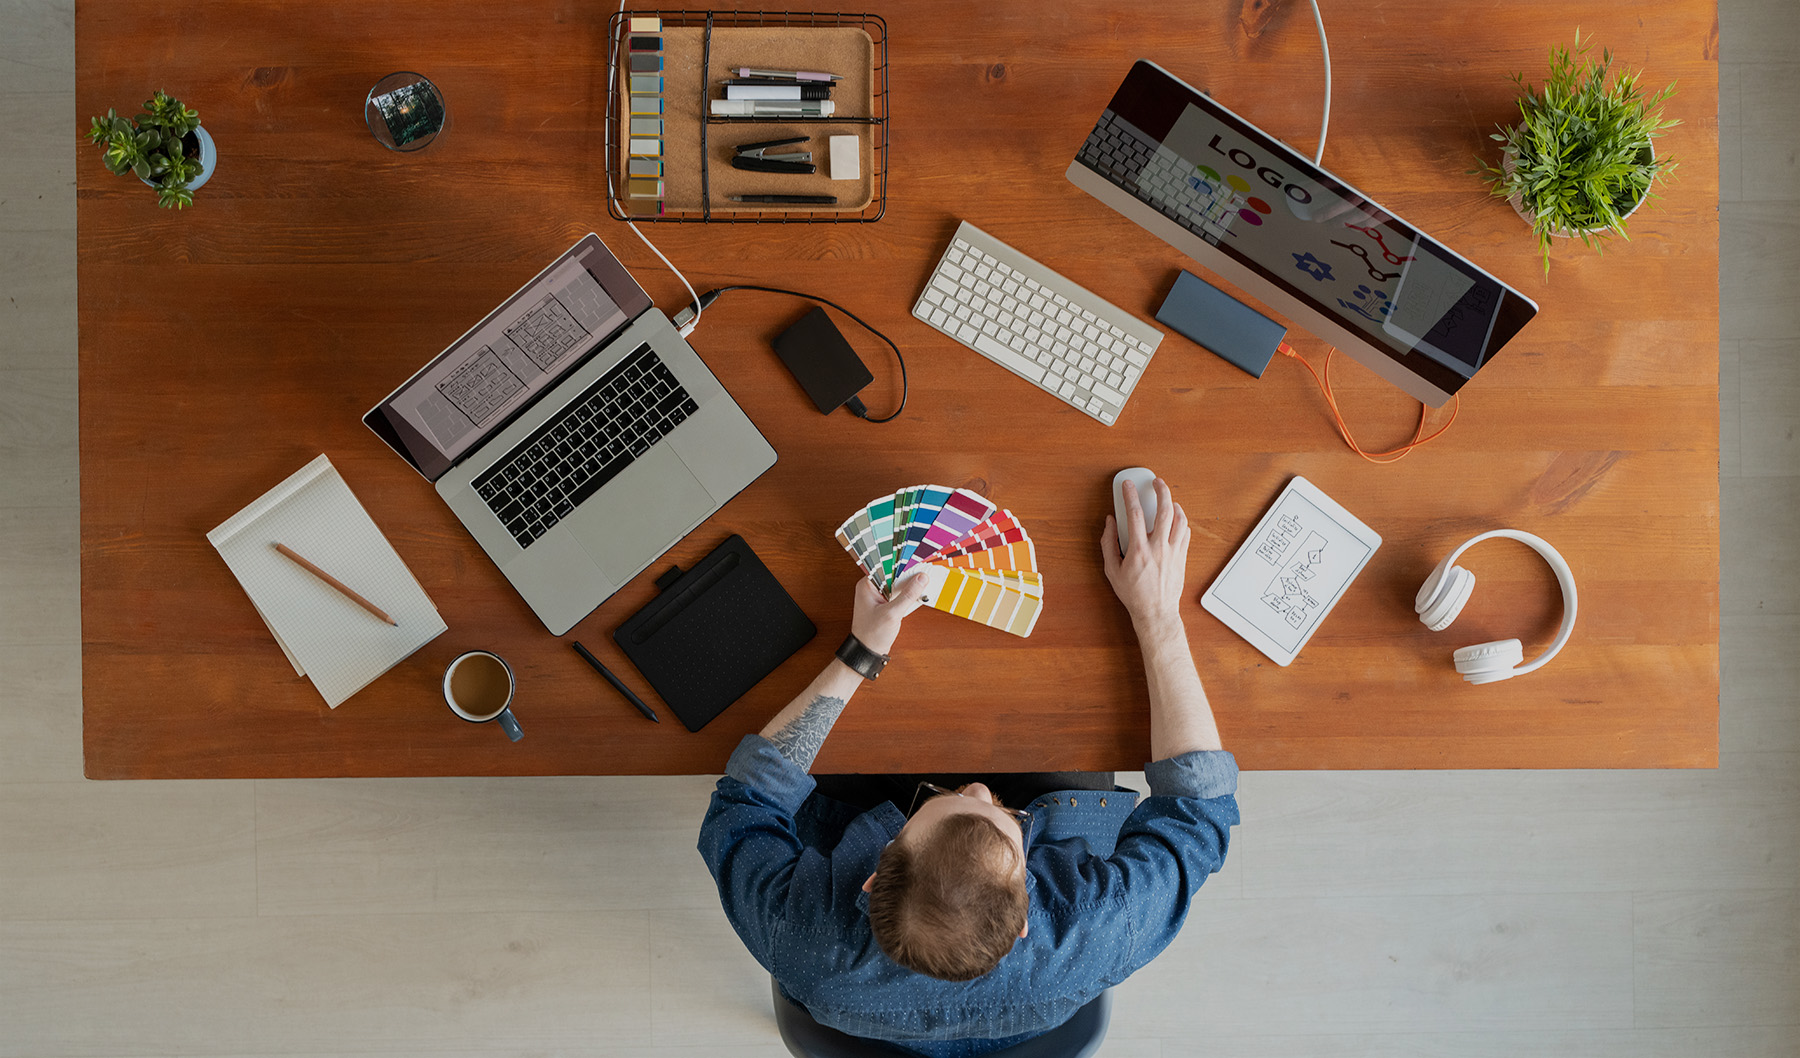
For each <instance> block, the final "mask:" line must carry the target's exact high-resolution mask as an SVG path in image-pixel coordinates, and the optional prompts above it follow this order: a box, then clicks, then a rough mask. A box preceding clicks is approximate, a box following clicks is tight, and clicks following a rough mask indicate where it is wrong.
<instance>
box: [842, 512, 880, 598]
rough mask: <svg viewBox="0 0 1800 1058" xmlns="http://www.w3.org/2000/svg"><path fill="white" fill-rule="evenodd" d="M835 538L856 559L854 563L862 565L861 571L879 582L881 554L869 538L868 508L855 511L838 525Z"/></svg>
mask: <svg viewBox="0 0 1800 1058" xmlns="http://www.w3.org/2000/svg"><path fill="white" fill-rule="evenodd" d="M837 540H838V543H840V544H842V545H843V547H844V550H845V551H848V552H850V557H851V558H854V559H856V564H857V565H858V566H861V567H862V571H863V572H864V573H867V574H868V575H869V576H870V577H871V578H872V579H875V580H876V581H877V583H879V581H880V575H879V574H880V570H881V556H880V555H879V554H878V553H877V552H876V550H875V546H874V544H873V543H872V542H871V541H870V539H869V511H868V508H866V507H865V508H863V509H862V510H860V511H857V512H856V513H855V514H854V515H851V517H850V519H849V520H848V521H846V522H845V523H844V524H843V525H840V526H838V531H837Z"/></svg>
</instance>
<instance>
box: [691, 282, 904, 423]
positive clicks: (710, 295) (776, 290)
mask: <svg viewBox="0 0 1800 1058" xmlns="http://www.w3.org/2000/svg"><path fill="white" fill-rule="evenodd" d="M730 290H761V291H763V292H764V293H768V294H786V295H788V296H790V297H796V298H805V299H806V300H808V301H816V302H818V303H819V304H821V305H829V306H831V307H832V308H834V309H836V310H838V311H839V312H841V313H843V314H844V315H846V316H848V317H850V318H851V319H853V320H855V321H856V322H857V323H858V324H860V325H861V326H862V329H863V330H865V331H868V332H869V333H870V334H872V335H874V336H875V337H877V338H880V339H881V340H882V341H884V342H886V343H887V347H888V348H889V349H892V350H893V351H894V359H895V360H896V361H898V362H899V364H900V406H899V407H898V408H895V409H894V413H893V414H892V415H889V416H886V417H885V418H880V419H872V418H870V417H869V409H868V408H867V407H865V406H864V405H863V402H862V401H861V400H860V399H858V398H856V397H851V398H850V399H849V400H848V401H846V402H845V404H844V406H845V407H847V408H849V409H850V413H851V414H852V415H856V416H858V417H859V418H862V419H866V420H867V421H869V422H893V421H894V420H895V419H898V418H899V417H900V413H901V412H903V411H905V410H906V393H907V385H906V357H904V356H901V355H900V347H899V346H897V345H895V344H894V341H893V339H891V338H889V337H888V336H887V335H885V334H882V333H881V332H880V331H878V330H876V329H875V328H874V327H871V326H869V324H868V323H867V322H865V321H864V320H863V318H862V317H860V316H858V315H857V314H856V313H854V312H851V311H850V310H849V309H847V308H845V307H844V306H842V305H839V304H838V303H837V302H835V301H832V300H831V299H829V298H822V297H819V296H818V295H817V294H802V293H801V292H800V291H798V290H784V289H782V288H781V287H762V286H756V285H754V284H750V283H740V284H738V285H736V286H729V287H718V288H717V289H714V290H709V291H707V292H706V293H704V294H702V295H700V303H699V308H705V307H706V306H708V305H711V304H712V303H713V302H714V301H717V300H718V297H719V295H720V294H723V293H725V292H726V291H730ZM858 409H860V410H858Z"/></svg>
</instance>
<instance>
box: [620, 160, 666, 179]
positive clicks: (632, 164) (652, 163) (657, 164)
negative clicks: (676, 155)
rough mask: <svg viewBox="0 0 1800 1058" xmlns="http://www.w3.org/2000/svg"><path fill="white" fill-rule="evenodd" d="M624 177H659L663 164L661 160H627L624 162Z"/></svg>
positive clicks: (661, 173)
mask: <svg viewBox="0 0 1800 1058" xmlns="http://www.w3.org/2000/svg"><path fill="white" fill-rule="evenodd" d="M625 175H626V176H661V175H663V163H662V159H661V158H627V159H626V160H625Z"/></svg>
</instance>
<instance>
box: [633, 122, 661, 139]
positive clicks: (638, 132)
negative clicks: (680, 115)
mask: <svg viewBox="0 0 1800 1058" xmlns="http://www.w3.org/2000/svg"><path fill="white" fill-rule="evenodd" d="M631 134H632V135H633V136H661V135H662V134H663V120H662V119H661V118H632V119H631Z"/></svg>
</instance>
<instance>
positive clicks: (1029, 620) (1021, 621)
mask: <svg viewBox="0 0 1800 1058" xmlns="http://www.w3.org/2000/svg"><path fill="white" fill-rule="evenodd" d="M930 606H931V607H932V608H933V609H937V610H942V611H944V612H945V613H949V614H954V615H955V616H957V617H962V618H966V619H968V620H971V621H975V622H977V623H979V624H984V625H987V626H988V627H990V628H998V629H1000V630H1001V631H1002V632H1009V633H1011V634H1012V635H1016V636H1020V637H1024V636H1028V635H1030V634H1031V631H1032V629H1033V628H1035V627H1037V617H1038V614H1039V613H1040V612H1041V611H1042V610H1043V600H1042V599H1041V598H1038V597H1037V596H1032V595H1027V594H1025V593H1024V592H1022V591H1019V590H1017V589H1015V588H1010V587H1006V586H1004V585H1001V584H995V583H993V582H991V581H987V580H984V579H982V578H981V577H978V576H973V575H969V574H965V573H964V572H963V571H962V570H954V569H953V570H951V571H950V573H949V576H947V577H946V578H945V579H944V585H943V587H942V588H941V589H940V590H939V591H938V594H937V596H936V597H935V598H934V599H932V600H931V602H930Z"/></svg>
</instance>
